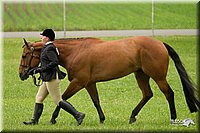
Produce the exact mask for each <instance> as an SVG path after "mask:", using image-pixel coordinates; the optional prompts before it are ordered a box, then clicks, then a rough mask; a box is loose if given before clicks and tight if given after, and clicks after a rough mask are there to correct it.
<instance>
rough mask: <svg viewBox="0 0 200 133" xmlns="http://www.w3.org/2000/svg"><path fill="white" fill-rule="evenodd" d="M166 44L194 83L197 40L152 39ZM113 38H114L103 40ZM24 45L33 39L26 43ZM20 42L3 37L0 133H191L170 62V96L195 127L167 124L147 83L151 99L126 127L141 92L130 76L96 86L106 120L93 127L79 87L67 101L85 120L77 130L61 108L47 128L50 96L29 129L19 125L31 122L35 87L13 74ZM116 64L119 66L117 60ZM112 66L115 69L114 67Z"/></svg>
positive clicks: (163, 106)
mask: <svg viewBox="0 0 200 133" xmlns="http://www.w3.org/2000/svg"><path fill="white" fill-rule="evenodd" d="M156 38H158V39H160V40H162V41H164V42H166V43H168V44H170V45H171V46H172V47H173V48H174V49H175V50H176V51H177V53H178V54H179V56H180V58H181V59H182V62H183V63H184V64H185V68H186V70H187V72H188V74H189V75H190V77H191V79H193V81H194V83H197V37H196V36H171V37H156ZM103 39H106V40H114V39H119V38H103ZM27 40H29V41H36V40H33V39H27ZM22 46H23V40H22V39H3V50H2V51H3V129H4V131H10V132H11V131H18V132H20V131H24V132H28V131H78V132H80V131H87V132H88V131H152V132H157V131H159V132H160V131H165V132H166V131H182V132H184V131H185V132H186V131H190V132H197V127H198V123H197V122H198V119H197V113H193V114H191V113H190V112H189V109H188V107H187V105H186V102H185V98H184V94H183V90H182V86H181V83H180V79H179V77H178V73H177V71H176V69H175V66H174V64H173V62H172V61H171V60H170V66H169V71H168V76H167V79H168V81H169V84H170V86H171V88H172V89H173V91H174V93H175V105H176V109H177V116H178V118H177V119H179V120H183V119H186V118H192V119H193V120H194V122H195V123H196V124H195V125H191V126H190V127H189V128H187V127H183V126H179V125H171V124H170V113H169V108H168V103H167V101H166V99H165V97H164V95H163V94H162V92H161V91H160V90H159V89H158V87H157V85H156V84H155V83H154V81H152V80H151V88H152V91H153V93H154V96H153V98H152V99H151V100H150V101H149V102H148V103H147V104H146V105H145V106H144V108H143V109H142V110H141V112H140V113H139V115H138V116H137V121H136V122H135V123H133V124H131V125H130V124H129V118H130V115H131V112H132V110H133V108H134V107H135V106H136V105H137V104H138V102H139V101H140V100H141V97H142V94H141V92H140V89H139V88H138V85H137V83H136V80H135V77H134V74H130V75H129V76H126V77H124V78H121V79H117V80H112V81H108V82H102V83H98V84H97V87H98V91H99V97H100V102H101V106H102V109H103V112H104V114H105V116H106V120H105V122H104V124H103V125H102V124H100V123H99V117H98V114H97V111H96V109H95V107H94V105H93V103H92V101H91V99H90V97H89V95H88V94H87V92H86V90H85V89H83V90H81V91H80V92H78V93H77V94H76V95H74V96H73V97H72V98H70V99H69V101H70V102H71V103H72V104H73V105H74V106H75V108H77V109H78V110H79V111H81V112H85V113H86V117H85V119H84V121H83V123H82V125H80V126H76V125H77V123H76V121H75V119H74V118H73V117H72V116H71V115H69V114H68V113H66V112H65V111H63V110H61V112H60V115H59V117H58V119H57V124H56V125H51V124H50V122H49V121H50V118H51V115H52V112H53V110H54V108H55V105H54V103H53V101H52V99H51V98H50V97H47V99H46V100H45V104H44V111H43V115H42V116H41V119H40V122H39V124H38V125H35V126H26V125H24V124H23V123H22V122H23V121H28V120H30V119H31V118H32V114H33V110H34V102H35V95H36V93H37V90H38V88H37V87H35V86H34V85H33V82H32V79H31V78H29V79H28V80H27V81H21V80H20V78H19V76H18V68H19V64H20V58H21V54H22ZM119 63H120V62H119ZM116 67H117V66H116ZM68 84H69V83H68V81H67V78H65V79H64V80H63V81H62V82H61V86H60V88H61V91H62V92H63V91H64V90H65V88H66V87H67V85H68Z"/></svg>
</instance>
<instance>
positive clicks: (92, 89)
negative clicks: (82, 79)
mask: <svg viewBox="0 0 200 133" xmlns="http://www.w3.org/2000/svg"><path fill="white" fill-rule="evenodd" d="M86 89H87V91H88V93H89V94H90V97H91V99H92V101H93V103H94V106H95V107H96V109H97V112H98V114H99V118H100V123H103V122H104V120H105V116H104V114H103V111H102V109H101V106H100V103H99V96H98V92H97V88H96V83H94V84H90V85H88V86H87V87H86Z"/></svg>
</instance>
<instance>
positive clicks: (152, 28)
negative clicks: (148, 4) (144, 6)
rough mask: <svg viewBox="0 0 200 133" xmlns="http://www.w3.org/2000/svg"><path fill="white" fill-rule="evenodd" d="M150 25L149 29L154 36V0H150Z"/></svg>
mask: <svg viewBox="0 0 200 133" xmlns="http://www.w3.org/2000/svg"><path fill="white" fill-rule="evenodd" d="M151 17H152V18H151V19H152V25H151V26H152V27H151V30H152V36H153V37H154V0H152V16H151Z"/></svg>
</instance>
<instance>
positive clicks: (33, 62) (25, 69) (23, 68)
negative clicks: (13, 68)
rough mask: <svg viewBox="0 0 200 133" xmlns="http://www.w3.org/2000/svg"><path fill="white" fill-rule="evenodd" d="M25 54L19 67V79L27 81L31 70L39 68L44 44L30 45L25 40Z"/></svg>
mask: <svg viewBox="0 0 200 133" xmlns="http://www.w3.org/2000/svg"><path fill="white" fill-rule="evenodd" d="M24 44H25V45H23V53H22V57H21V62H20V66H19V77H20V79H21V80H26V79H27V78H28V77H29V72H30V70H31V69H33V68H35V67H37V66H38V65H39V63H40V53H41V49H42V47H43V46H44V43H42V42H37V43H30V42H27V41H26V40H25V39H24Z"/></svg>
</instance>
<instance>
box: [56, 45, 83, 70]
mask: <svg viewBox="0 0 200 133" xmlns="http://www.w3.org/2000/svg"><path fill="white" fill-rule="evenodd" d="M81 44H82V42H81V41H68V42H67V41H66V42H64V41H55V42H54V45H55V46H56V47H57V48H58V50H59V63H60V65H61V66H63V67H65V68H66V69H67V67H68V66H69V65H70V62H71V61H72V60H73V58H74V57H75V56H76V54H77V53H78V50H79V49H80V47H81Z"/></svg>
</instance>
